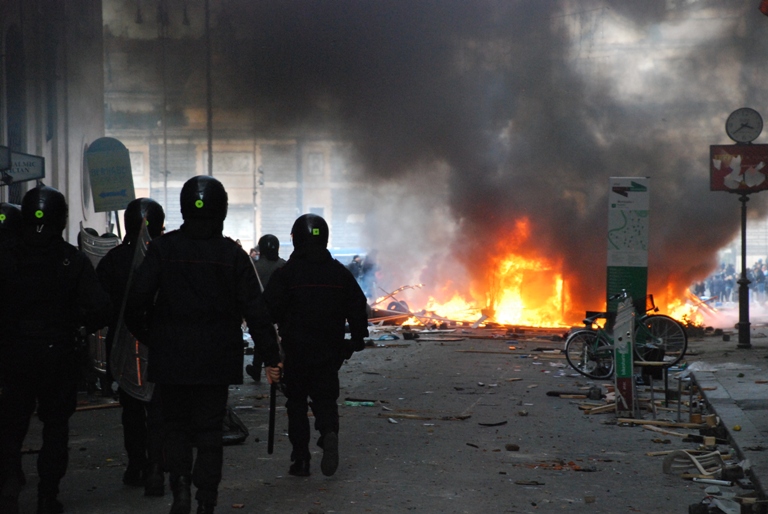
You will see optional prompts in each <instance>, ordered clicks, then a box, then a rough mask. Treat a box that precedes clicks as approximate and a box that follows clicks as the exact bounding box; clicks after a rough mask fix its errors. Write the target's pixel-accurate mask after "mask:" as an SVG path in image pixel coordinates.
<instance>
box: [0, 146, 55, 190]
mask: <svg viewBox="0 0 768 514" xmlns="http://www.w3.org/2000/svg"><path fill="white" fill-rule="evenodd" d="M0 153H2V152H0ZM10 160H11V163H10V168H9V169H5V170H3V171H2V175H3V177H2V178H3V184H4V185H9V184H15V183H16V182H25V181H27V180H38V179H42V178H45V159H44V158H43V157H40V156H38V155H30V154H26V153H20V152H10ZM0 170H2V167H0Z"/></svg>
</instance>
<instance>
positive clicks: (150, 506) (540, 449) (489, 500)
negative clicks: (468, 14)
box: [22, 327, 768, 514]
mask: <svg viewBox="0 0 768 514" xmlns="http://www.w3.org/2000/svg"><path fill="white" fill-rule="evenodd" d="M766 334H768V330H766ZM561 336H562V333H561V332H557V331H545V330H530V329H529V330H526V331H516V333H511V332H506V331H504V330H492V329H468V328H461V327H459V328H457V329H456V331H455V332H452V333H433V332H428V333H427V332H422V333H421V334H420V338H419V339H417V340H405V339H402V333H399V332H394V333H390V332H389V331H374V332H373V333H372V337H371V339H372V340H371V342H370V344H371V345H372V346H370V347H369V348H367V349H366V350H364V351H363V352H360V353H357V354H355V355H354V356H353V357H352V359H350V360H349V361H348V362H347V363H346V364H345V365H344V367H343V368H342V370H341V372H340V380H341V385H342V393H341V397H340V399H339V404H340V414H341V432H340V455H341V463H340V466H339V469H338V471H337V472H336V474H335V475H334V476H332V477H325V476H323V475H322V474H321V473H320V470H319V467H320V466H319V462H320V458H321V456H322V451H321V450H320V449H319V448H316V447H313V448H312V451H313V452H314V453H313V460H312V462H311V464H312V468H311V471H312V475H311V476H310V477H307V478H297V477H292V476H290V475H288V473H287V471H288V466H289V464H290V462H289V456H290V444H289V442H288V438H287V434H286V431H287V418H286V416H285V409H284V407H283V404H284V401H283V399H282V398H280V401H279V402H278V405H279V408H278V412H277V435H276V441H275V450H274V453H273V454H272V455H269V454H268V453H267V444H266V440H267V420H268V405H269V401H268V391H269V387H268V386H267V385H266V384H265V383H255V382H253V381H252V380H251V379H250V378H249V377H247V376H246V382H245V383H244V384H243V385H241V386H233V387H232V388H231V389H230V405H231V406H232V407H233V408H234V409H235V411H236V412H237V413H238V415H239V416H240V418H241V419H242V421H243V422H244V423H245V425H246V426H247V427H248V429H249V431H250V435H249V437H248V438H247V440H246V441H245V442H244V443H242V444H239V445H233V446H227V447H226V448H225V457H224V459H225V461H224V477H223V480H222V483H221V487H220V496H219V506H218V507H217V510H216V512H231V513H262V512H264V513H288V514H293V513H296V514H306V513H311V514H319V513H369V512H370V513H406V512H424V513H441V514H442V513H507V512H510V513H534V512H536V513H541V512H577V513H581V512H584V513H587V512H588V513H623V512H639V513H674V512H680V513H685V512H688V508H689V506H690V505H693V504H696V503H699V502H701V501H702V500H703V499H704V498H705V497H706V496H707V492H705V490H707V488H708V487H712V486H711V485H708V484H703V483H697V482H693V481H691V480H686V479H683V478H681V477H679V476H676V475H671V474H665V473H663V461H664V456H663V455H661V456H660V455H655V456H651V455H648V454H649V453H652V452H656V453H658V452H663V451H671V450H680V449H688V450H694V449H698V448H699V447H700V443H693V442H685V441H684V440H683V439H682V438H680V437H678V436H674V435H664V434H660V433H658V432H654V431H650V430H647V429H646V428H643V427H642V426H640V425H635V424H625V423H617V418H616V416H615V414H613V413H601V414H588V413H587V412H588V411H587V410H586V409H588V408H590V407H592V406H595V405H599V404H604V401H603V400H599V401H595V400H589V399H584V398H568V397H561V396H559V394H565V393H577V394H580V395H584V394H586V393H587V392H588V390H589V389H590V388H591V387H600V389H601V391H602V392H606V391H607V389H608V388H607V387H606V386H608V385H610V384H611V383H610V382H594V381H590V380H589V379H586V378H585V377H582V376H580V375H578V374H575V373H574V372H573V370H571V369H570V368H569V367H568V365H567V363H566V361H565V360H564V359H563V357H562V355H559V350H560V349H561V348H562V347H563V341H562V338H561ZM395 337H396V338H397V339H394V338H395ZM752 342H753V348H752V349H749V350H736V342H735V341H733V340H732V341H730V342H725V341H723V338H722V336H717V337H716V336H707V337H702V338H692V340H691V343H690V355H688V356H687V358H686V362H687V364H688V366H689V368H690V369H691V374H692V375H693V377H694V378H693V380H694V381H695V382H696V383H697V384H698V385H699V387H700V388H701V389H703V390H704V395H705V398H704V399H705V401H704V402H703V405H702V406H701V409H702V413H703V414H704V415H706V414H710V413H712V412H714V413H715V414H716V415H717V416H719V417H720V419H721V423H722V426H723V427H725V428H726V429H727V431H728V432H727V433H728V435H729V437H730V444H720V445H718V449H719V450H720V451H721V452H724V453H730V454H731V455H732V458H731V459H730V460H727V461H726V462H730V463H732V464H733V463H736V462H740V461H743V459H745V458H746V459H749V461H750V464H751V473H752V478H753V483H754V484H755V486H757V487H758V490H757V491H750V490H746V489H742V488H741V487H739V486H733V487H721V488H720V489H721V490H722V491H725V492H732V493H735V494H737V495H739V496H744V495H749V494H750V493H751V494H755V493H762V491H760V488H761V487H765V486H766V484H768V466H767V463H768V460H767V457H768V455H767V454H766V447H768V433H767V432H768V422H767V421H768V419H767V417H766V414H767V413H768V384H764V383H762V380H764V379H766V378H768V376H766V375H767V374H766V372H765V368H766V367H768V360H766V357H768V337H766V336H765V335H764V334H762V332H761V330H760V328H759V327H757V328H754V329H753V341H752ZM248 359H249V358H248V357H246V360H248ZM669 382H670V386H669V387H670V389H675V390H676V387H677V386H676V381H675V380H674V379H670V380H669ZM655 385H656V387H657V388H658V387H659V385H658V383H657V382H655ZM647 390H648V388H647V387H646V386H639V387H638V396H639V397H640V398H645V399H647V398H648V397H649V392H648V391H647ZM548 393H549V394H548ZM556 393H558V394H557V395H556ZM662 396H663V394H661V393H658V392H657V393H655V397H656V399H657V400H658V399H659V398H660V397H662ZM80 400H81V402H80V403H81V407H80V409H81V410H79V411H78V412H77V413H75V415H74V416H73V417H72V421H71V438H70V464H69V471H68V473H67V476H66V477H65V478H64V480H63V481H62V486H61V487H62V492H61V494H60V496H59V499H60V500H61V501H62V502H63V503H64V505H65V509H66V512H68V513H83V514H86V513H115V514H121V513H136V512H141V513H148V514H154V513H167V512H168V511H169V509H170V505H171V501H172V495H171V493H170V491H168V490H166V494H165V496H163V497H161V498H149V497H144V496H143V494H142V493H143V490H142V489H141V488H138V489H137V488H131V487H128V486H124V485H123V484H122V482H121V477H122V474H123V470H124V468H125V464H126V458H125V452H124V449H123V447H122V428H121V425H120V409H119V407H116V406H115V405H114V402H113V401H112V400H110V399H105V398H101V397H99V396H88V395H86V394H85V393H83V394H82V395H81V398H80ZM346 400H349V401H346ZM361 400H365V401H369V402H373V403H372V406H367V405H371V404H369V403H360V401H361ZM683 413H684V416H685V417H686V419H683V421H686V422H687V421H688V419H687V416H688V413H687V410H683ZM677 415H678V414H677V409H676V408H675V407H670V408H669V410H663V409H662V410H659V411H658V412H657V419H658V420H666V421H668V422H670V423H675V422H676V421H677ZM642 417H643V418H644V419H646V420H649V419H651V417H652V416H651V413H650V412H647V411H646V412H642ZM737 425H739V426H740V428H741V429H740V430H736V428H735V427H736V426H737ZM40 428H41V426H40V423H39V421H38V420H37V419H36V418H34V419H33V422H32V425H31V427H30V433H29V435H28V437H27V440H26V441H25V448H27V449H28V450H29V454H27V455H25V457H24V461H23V464H24V470H25V472H26V474H27V479H28V484H27V486H26V487H25V489H24V491H23V493H22V512H23V513H32V512H34V511H35V510H34V509H35V490H36V485H37V477H36V472H35V459H34V451H35V450H36V449H38V448H39V445H40ZM668 428H669V430H670V431H674V432H676V433H687V434H698V433H699V432H698V431H697V430H692V429H686V428H677V427H668ZM708 491H710V492H711V489H710V490H708ZM193 512H194V509H193Z"/></svg>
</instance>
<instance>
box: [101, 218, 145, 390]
mask: <svg viewBox="0 0 768 514" xmlns="http://www.w3.org/2000/svg"><path fill="white" fill-rule="evenodd" d="M151 240H152V238H151V237H150V235H149V231H148V230H147V223H146V219H145V220H144V223H142V229H141V232H140V233H139V237H138V239H137V240H136V249H135V251H134V254H133V262H132V264H131V271H130V273H129V274H128V283H127V284H126V287H125V295H124V296H123V302H122V305H121V306H120V316H119V318H118V320H117V326H116V327H115V338H114V339H113V341H112V353H111V356H110V360H109V365H110V369H111V370H112V376H114V377H115V380H116V381H117V383H118V384H119V385H120V389H122V390H123V391H124V392H126V393H127V394H129V395H131V396H133V397H134V398H136V399H138V400H141V401H144V402H148V401H150V400H151V399H152V392H153V391H154V389H155V384H153V383H152V382H147V362H148V353H149V350H148V348H147V347H146V346H145V345H144V344H142V343H140V342H139V341H138V340H137V339H136V338H135V337H133V334H131V333H130V332H129V331H128V328H127V327H126V326H125V320H124V314H125V304H126V302H127V300H128V291H129V290H130V288H131V282H132V281H133V274H134V272H135V271H136V268H138V267H139V264H141V261H143V260H144V255H146V253H147V245H148V244H149V242H150V241H151Z"/></svg>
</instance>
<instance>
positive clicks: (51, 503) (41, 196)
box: [0, 185, 110, 514]
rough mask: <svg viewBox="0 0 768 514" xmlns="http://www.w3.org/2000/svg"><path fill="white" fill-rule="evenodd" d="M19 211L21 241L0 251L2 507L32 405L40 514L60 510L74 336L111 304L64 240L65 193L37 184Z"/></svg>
mask: <svg viewBox="0 0 768 514" xmlns="http://www.w3.org/2000/svg"><path fill="white" fill-rule="evenodd" d="M21 212H22V231H21V237H20V238H19V240H17V241H10V242H6V243H4V244H3V245H2V247H1V248H0V298H3V299H4V301H3V308H2V309H0V385H1V386H2V395H0V413H2V415H0V483H1V484H2V488H1V489H0V501H1V502H2V503H1V504H0V506H1V507H2V509H0V510H2V512H4V513H5V512H10V513H15V512H18V494H19V486H20V480H19V475H18V470H19V468H20V465H21V447H22V444H23V442H24V438H25V436H26V433H27V430H28V428H29V422H30V418H31V417H32V414H33V412H34V411H35V407H37V415H38V418H39V419H40V421H41V422H42V423H43V445H42V447H41V449H40V453H39V455H38V459H37V473H38V476H39V482H38V510H37V512H38V513H39V514H48V513H59V512H63V510H64V508H63V506H62V504H61V503H60V502H59V501H58V499H57V496H58V494H59V482H60V481H61V479H62V478H63V477H64V475H65V473H66V470H67V462H68V453H67V451H68V450H67V443H68V441H69V418H70V416H71V415H72V413H74V411H75V406H76V403H77V386H78V381H79V378H80V377H79V373H80V370H79V367H78V355H77V351H78V350H77V348H76V344H77V343H76V342H77V334H78V331H79V330H82V329H83V327H84V330H85V331H87V332H92V331H95V330H97V329H99V328H101V327H103V326H105V325H106V324H107V323H108V321H109V312H110V300H109V296H108V295H107V294H106V293H105V292H104V291H103V290H102V289H101V287H100V285H99V282H98V279H97V277H96V272H95V271H94V269H93V265H92V264H91V261H90V260H89V259H88V257H87V256H86V255H85V254H83V253H82V252H80V251H79V250H78V249H77V248H75V247H74V246H72V245H70V244H69V243H67V242H65V241H64V239H63V238H62V231H63V230H64V227H65V226H66V223H67V214H68V213H67V203H66V200H65V199H64V195H62V194H61V193H60V192H59V191H57V190H56V189H54V188H51V187H47V186H44V185H40V186H38V187H35V188H34V189H31V190H30V191H28V192H27V194H26V195H24V198H23V199H22V204H21Z"/></svg>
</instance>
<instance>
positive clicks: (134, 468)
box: [123, 462, 146, 487]
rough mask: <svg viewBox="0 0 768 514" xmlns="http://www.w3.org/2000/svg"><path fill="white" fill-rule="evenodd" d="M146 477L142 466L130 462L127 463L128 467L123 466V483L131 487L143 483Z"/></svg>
mask: <svg viewBox="0 0 768 514" xmlns="http://www.w3.org/2000/svg"><path fill="white" fill-rule="evenodd" d="M145 478H146V470H145V469H144V467H143V466H138V465H136V464H133V463H131V462H129V463H128V467H127V468H125V473H123V483H124V484H125V485H129V486H131V487H141V486H142V485H144V479H145Z"/></svg>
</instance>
